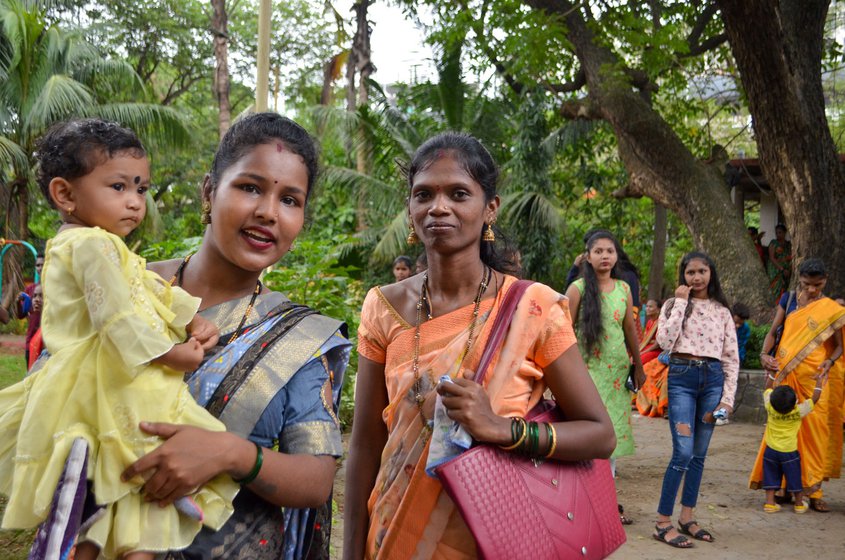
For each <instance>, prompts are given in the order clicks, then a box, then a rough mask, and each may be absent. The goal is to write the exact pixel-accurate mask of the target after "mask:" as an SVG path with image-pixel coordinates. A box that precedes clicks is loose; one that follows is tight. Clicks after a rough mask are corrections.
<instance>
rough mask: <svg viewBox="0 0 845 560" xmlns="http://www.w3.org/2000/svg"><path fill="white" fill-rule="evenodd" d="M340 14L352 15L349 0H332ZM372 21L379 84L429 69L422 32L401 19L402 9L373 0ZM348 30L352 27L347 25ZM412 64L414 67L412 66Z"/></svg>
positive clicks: (404, 79)
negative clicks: (340, 0)
mask: <svg viewBox="0 0 845 560" xmlns="http://www.w3.org/2000/svg"><path fill="white" fill-rule="evenodd" d="M335 6H337V8H338V9H339V10H340V9H341V6H346V7H347V8H346V9H347V11H346V12H341V14H342V15H343V16H344V17H349V18H351V17H352V12H351V10H350V8H351V7H352V1H351V0H344V1H343V2H338V3H337V4H335ZM369 19H370V21H372V22H373V34H372V37H371V47H372V60H373V64H375V65H376V68H378V71H377V72H376V73H375V74H374V75H373V78H374V79H375V80H376V81H377V82H379V83H380V84H383V85H386V84H391V83H393V82H397V81H401V82H409V81H411V79H412V77H413V75H414V74H413V73H414V72H415V71H416V72H417V75H418V76H419V77H420V78H423V77H424V76H426V75H430V74H432V73H433V69H434V66H433V64H432V63H431V58H432V53H431V47H429V46H428V45H426V44H424V43H423V41H424V38H423V33H422V31H421V30H419V29H417V28H416V27H415V26H414V23H413V22H411V21H408V20H406V19H405V17H404V16H403V14H402V10H400V9H399V8H397V7H396V6H389V5H387V3H386V2H383V1H381V2H376V3H375V4H373V5H372V6H370V9H369ZM350 30H353V28H352V27H351V26H350ZM415 67H416V68H415Z"/></svg>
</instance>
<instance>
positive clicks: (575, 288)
mask: <svg viewBox="0 0 845 560" xmlns="http://www.w3.org/2000/svg"><path fill="white" fill-rule="evenodd" d="M618 254H619V243H618V242H617V241H616V239H615V238H614V237H613V235H611V234H610V233H609V232H607V231H598V232H596V233H594V234H593V236H592V237H590V239H589V240H588V241H587V258H586V259H584V261H583V262H582V263H581V278H579V279H577V280H576V281H575V282H573V283H572V285H571V286H570V287H569V289H568V290H567V291H566V297H568V298H569V310H570V315H571V316H572V324H573V325H575V326H576V327H577V333H578V339H579V340H578V341H579V347H580V349H581V355H582V356H584V358H585V361H586V363H587V369H588V370H589V372H590V377H592V379H593V382H594V383H595V384H596V388H597V389H598V391H599V395H601V399H602V402H603V403H604V406H605V408H607V412H608V414H609V415H610V418H611V420H612V421H613V429H614V431H615V433H616V448H615V449H614V451H613V455H612V456H611V459H610V465H611V469H612V470H613V472H614V475H615V474H616V459H617V458H618V457H624V456H626V455H632V454H633V453H634V434H633V430H632V426H631V394H630V393H629V392H628V390H627V388H626V387H625V381H626V379H627V378H628V375H629V369H630V365H631V359H629V355H630V356H631V358H632V359H633V364H634V370H635V375H636V385H637V386H641V385H642V384H643V382H644V381H645V373H643V368H642V363H641V361H640V349H639V339H638V338H637V330H636V327H635V325H634V315H633V311H632V309H631V307H632V303H631V302H632V297H631V291H630V288H629V287H628V284H627V283H626V282H625V281H623V280H621V279H618V275H619V270H618V268H617V265H618ZM619 514H620V520H621V521H622V523H623V524H624V525H630V523H631V520H630V519H629V518H627V517H626V516H625V515H624V513H623V509H622V507H621V505H620V507H619Z"/></svg>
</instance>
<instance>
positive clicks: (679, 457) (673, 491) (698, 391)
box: [657, 361, 725, 516]
mask: <svg viewBox="0 0 845 560" xmlns="http://www.w3.org/2000/svg"><path fill="white" fill-rule="evenodd" d="M724 379H725V375H724V373H722V363H721V362H719V361H712V362H705V363H704V364H701V365H686V364H685V365H680V364H673V363H671V361H670V363H669V375H668V383H669V385H668V387H669V429H670V430H671V431H672V460H671V461H669V466H668V467H667V468H666V474H665V475H664V476H663V490H662V492H661V493H660V504H659V505H658V507H657V512H658V513H659V514H660V515H667V516H671V515H672V510H673V509H674V507H675V499H676V498H677V497H678V488H680V486H681V480H682V479H683V481H684V490H683V493H682V494H681V505H682V506H685V507H691V508H692V507H695V504H696V502H697V501H698V489H699V487H700V486H701V477H702V475H703V474H704V459H705V458H706V457H707V448H708V447H709V446H710V437H711V436H712V435H713V428H714V427H715V424H713V423H705V422H704V421H703V420H702V418H703V417H704V414H705V413H707V412H713V411H714V410H716V406H718V404H719V401H720V399H721V398H722V384H723V383H724ZM679 425H682V426H683V425H686V426H687V428H688V429H687V430H685V432H686V433H685V434H681V433H679V431H678V426H679Z"/></svg>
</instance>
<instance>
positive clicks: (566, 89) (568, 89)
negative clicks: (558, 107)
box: [546, 68, 587, 93]
mask: <svg viewBox="0 0 845 560" xmlns="http://www.w3.org/2000/svg"><path fill="white" fill-rule="evenodd" d="M586 85H587V74H586V73H585V72H584V70H583V69H582V68H579V69H578V72H577V73H576V74H575V77H574V78H573V79H572V80H570V81H568V82H564V83H562V84H546V89H548V90H549V91H551V92H554V93H572V92H573V91H578V90H579V89H581V88H583V87H584V86H586Z"/></svg>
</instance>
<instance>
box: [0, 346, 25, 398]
mask: <svg viewBox="0 0 845 560" xmlns="http://www.w3.org/2000/svg"><path fill="white" fill-rule="evenodd" d="M25 372H26V368H25V367H24V361H23V354H0V389H3V388H5V387H8V386H9V385H14V384H15V383H17V382H18V381H20V380H21V379H23V374H24V373H25Z"/></svg>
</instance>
